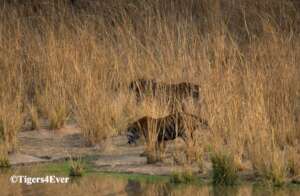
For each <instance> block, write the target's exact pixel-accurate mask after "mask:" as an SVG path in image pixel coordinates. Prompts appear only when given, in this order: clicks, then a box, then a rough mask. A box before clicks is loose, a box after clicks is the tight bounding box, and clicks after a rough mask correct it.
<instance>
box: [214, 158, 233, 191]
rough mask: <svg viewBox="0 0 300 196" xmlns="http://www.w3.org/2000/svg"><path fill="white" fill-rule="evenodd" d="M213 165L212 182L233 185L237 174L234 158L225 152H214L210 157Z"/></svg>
mask: <svg viewBox="0 0 300 196" xmlns="http://www.w3.org/2000/svg"><path fill="white" fill-rule="evenodd" d="M211 161H212V166H213V183H214V184H219V185H234V184H236V183H237V180H238V175H237V168H236V167H235V163H234V158H233V156H232V155H230V154H226V153H220V152H219V153H214V154H213V155H212V157H211Z"/></svg>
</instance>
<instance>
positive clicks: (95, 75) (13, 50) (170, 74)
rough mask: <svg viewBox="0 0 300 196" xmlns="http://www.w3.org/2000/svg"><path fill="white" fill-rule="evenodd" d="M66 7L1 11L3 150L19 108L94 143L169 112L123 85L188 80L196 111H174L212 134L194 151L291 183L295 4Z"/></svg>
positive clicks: (299, 70) (239, 1)
mask: <svg viewBox="0 0 300 196" xmlns="http://www.w3.org/2000/svg"><path fill="white" fill-rule="evenodd" d="M74 2H75V3H74V4H71V3H70V1H67V0H65V1H47V0H44V1H34V0H33V1H26V2H24V1H3V2H2V3H1V14H0V20H1V21H0V24H1V25H0V38H1V39H0V70H1V73H0V75H1V78H0V90H1V91H0V93H1V97H0V103H1V105H0V106H1V111H0V123H2V124H3V125H4V126H3V127H4V129H3V128H2V132H1V134H2V135H1V138H4V139H2V140H4V141H5V142H6V143H7V144H9V145H12V146H14V145H15V143H16V134H17V131H18V130H19V129H20V127H21V124H20V123H21V122H22V116H23V114H24V111H27V110H25V109H24V106H26V105H28V104H29V105H32V106H33V107H36V108H37V111H38V112H35V113H34V118H37V117H36V116H37V114H38V115H39V117H45V118H47V119H48V120H49V122H50V127H51V128H53V129H56V128H60V127H61V126H63V125H64V123H65V122H66V121H67V119H69V118H70V117H71V118H75V119H76V120H77V123H78V125H79V126H80V127H81V129H82V131H83V134H84V135H85V136H86V137H87V139H88V143H90V144H95V143H98V142H101V140H103V139H105V138H107V137H109V136H111V135H115V134H118V133H119V132H120V131H122V130H125V128H126V126H127V124H128V123H130V122H131V121H132V120H133V119H136V118H137V117H138V116H142V115H145V114H147V115H152V116H160V115H162V114H165V113H168V107H166V106H167V105H168V103H167V101H166V100H159V99H158V100H157V99H155V101H152V99H150V101H146V102H144V103H142V104H136V103H135V102H134V99H133V97H132V95H131V94H130V93H129V92H128V89H127V86H128V84H129V82H130V81H132V80H134V79H137V78H146V79H152V78H155V79H157V80H158V81H164V82H181V81H190V82H194V83H197V84H199V85H200V86H201V93H202V101H201V107H198V106H197V104H195V103H187V106H186V107H185V108H187V110H188V111H190V112H191V113H194V114H197V115H201V116H202V117H203V118H206V119H207V120H208V122H209V125H210V129H211V132H210V133H209V134H207V135H206V136H205V137H207V138H206V139H203V138H201V141H204V142H203V143H202V144H201V145H200V147H199V149H201V151H202V150H203V149H213V150H214V151H219V150H221V149H226V151H229V152H230V153H232V154H233V155H234V159H235V160H236V161H237V162H240V163H242V162H243V161H244V160H245V159H247V160H250V161H251V162H252V164H253V168H254V169H256V170H257V171H258V172H259V173H260V174H265V173H268V175H266V176H269V173H271V175H273V176H275V178H276V176H283V177H287V176H288V175H289V174H288V173H287V171H293V172H294V174H293V175H296V174H295V171H298V175H299V165H298V166H297V164H291V163H297V162H299V151H300V149H299V145H300V144H299V140H300V130H299V129H300V117H299V115H300V83H299V81H300V80H299V79H300V66H299V63H298V62H299V61H300V55H299V54H300V47H299V44H300V37H299V24H300V15H299V9H300V5H299V3H298V2H297V1H293V0H266V1H258V0H255V1H253V0H251V1H250V0H230V1H228V0H227V1H225V0H224V1H223V0H213V1H208V0H199V1H192V0H191V1H179V0H174V1H168V2H167V1H160V0H156V1H150V0H142V1H133V0H122V1H117V0H115V1H108V0H107V1H106V0H104V1H88V2H87V1H81V0H78V1H74ZM192 146H193V145H192ZM194 146H195V145H194ZM197 148H198V147H197ZM196 150H197V149H196ZM289 152H293V153H292V154H293V156H291V155H290V154H291V153H289ZM287 167H295V168H287ZM269 170H271V172H270V171H269ZM293 172H292V173H293ZM272 178H273V177H272Z"/></svg>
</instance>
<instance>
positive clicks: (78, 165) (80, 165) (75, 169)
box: [69, 158, 85, 177]
mask: <svg viewBox="0 0 300 196" xmlns="http://www.w3.org/2000/svg"><path fill="white" fill-rule="evenodd" d="M84 173H85V165H84V162H83V161H82V160H81V159H80V158H79V159H76V160H74V159H72V158H71V160H70V172H69V176H71V177H81V176H83V174H84Z"/></svg>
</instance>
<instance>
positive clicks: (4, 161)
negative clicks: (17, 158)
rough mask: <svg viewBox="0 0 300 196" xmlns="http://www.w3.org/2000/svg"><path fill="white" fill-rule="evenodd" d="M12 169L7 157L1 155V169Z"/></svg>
mask: <svg viewBox="0 0 300 196" xmlns="http://www.w3.org/2000/svg"><path fill="white" fill-rule="evenodd" d="M3 167H10V162H9V160H8V157H7V156H6V155H0V168H3Z"/></svg>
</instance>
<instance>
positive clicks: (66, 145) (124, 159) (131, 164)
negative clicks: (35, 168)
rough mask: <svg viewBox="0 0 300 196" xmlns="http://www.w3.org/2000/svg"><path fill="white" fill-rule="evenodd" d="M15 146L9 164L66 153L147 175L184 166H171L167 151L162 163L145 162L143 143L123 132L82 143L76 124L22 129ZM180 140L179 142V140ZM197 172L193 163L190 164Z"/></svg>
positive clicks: (104, 167) (101, 166)
mask: <svg viewBox="0 0 300 196" xmlns="http://www.w3.org/2000/svg"><path fill="white" fill-rule="evenodd" d="M18 139H19V150H18V152H17V153H14V154H10V155H9V160H10V163H11V164H12V165H27V164H37V163H42V162H51V161H59V160H65V159H67V158H70V157H78V156H81V157H85V156H91V157H93V160H94V161H93V162H92V163H93V164H94V166H95V168H96V169H97V170H99V171H110V172H128V173H140V174H151V175H168V174H171V173H172V172H174V171H180V170H183V169H186V167H184V166H178V165H177V166H175V165H174V163H173V162H172V160H171V159H170V157H169V158H168V156H170V154H168V152H167V153H166V155H165V156H166V159H165V160H166V161H164V163H156V164H147V159H146V157H144V156H141V154H142V153H143V152H144V145H143V144H139V145H129V144H127V138H126V136H116V137H113V138H111V139H109V140H107V141H106V142H105V143H104V144H103V145H101V146H97V147H86V145H85V140H84V138H83V136H82V135H81V134H80V130H79V128H77V127H76V126H72V125H69V126H66V127H65V128H63V129H60V130H46V129H40V130H34V131H23V132H20V133H19V135H18ZM179 143H180V142H179ZM167 146H168V148H167V151H172V149H171V148H172V147H173V146H174V142H173V144H172V143H171V144H168V145H167ZM190 169H191V170H193V171H195V172H197V170H198V168H197V167H191V168H190Z"/></svg>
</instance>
